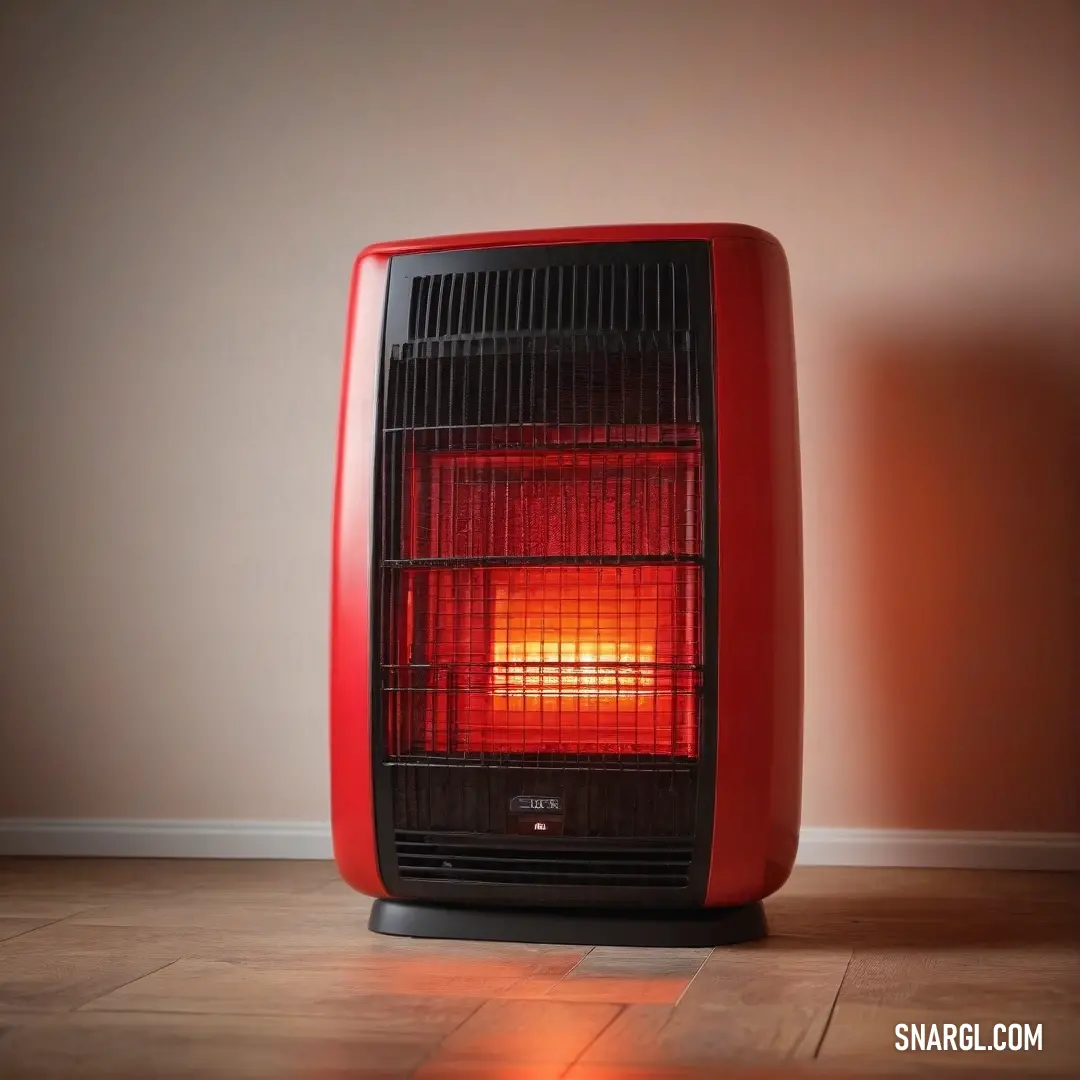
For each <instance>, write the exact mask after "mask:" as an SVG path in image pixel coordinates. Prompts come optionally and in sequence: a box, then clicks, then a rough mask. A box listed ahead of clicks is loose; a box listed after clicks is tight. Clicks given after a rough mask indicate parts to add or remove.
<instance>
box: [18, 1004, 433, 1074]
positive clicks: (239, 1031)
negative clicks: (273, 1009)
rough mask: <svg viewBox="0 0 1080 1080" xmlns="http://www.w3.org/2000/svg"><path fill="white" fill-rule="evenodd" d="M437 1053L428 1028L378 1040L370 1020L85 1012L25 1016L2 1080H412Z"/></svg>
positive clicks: (378, 1036) (379, 1034) (19, 1026)
mask: <svg viewBox="0 0 1080 1080" xmlns="http://www.w3.org/2000/svg"><path fill="white" fill-rule="evenodd" d="M4 1022H7V1019H6V1018H5V1021H4ZM431 1049H432V1039H431V1038H430V1037H429V1036H428V1035H426V1034H425V1030H424V1028H423V1027H422V1026H417V1028H416V1029H415V1030H414V1031H411V1032H409V1033H407V1034H401V1033H398V1034H387V1033H376V1032H373V1031H372V1030H371V1028H370V1027H369V1025H367V1024H366V1023H365V1022H364V1021H363V1020H362V1019H361V1020H358V1021H355V1022H354V1021H351V1020H349V1019H348V1018H342V1017H339V1016H334V1017H329V1018H328V1017H281V1016H275V1017H265V1016H213V1015H200V1016H183V1015H169V1014H154V1013H148V1014H140V1013H117V1014H111V1013H93V1014H87V1013H81V1012H79V1013H71V1014H66V1015H62V1016H51V1017H47V1018H43V1017H33V1016H27V1017H24V1018H22V1022H21V1023H20V1024H19V1025H18V1026H17V1027H13V1028H12V1029H11V1030H10V1031H9V1032H8V1033H7V1035H6V1036H4V1037H3V1038H0V1076H4V1077H12V1078H15V1077H18V1078H19V1080H38V1078H40V1080H46V1078H48V1080H55V1078H57V1077H64V1078H65V1080H67V1078H79V1077H85V1078H88V1080H89V1078H95V1080H96V1078H100V1077H105V1076H108V1077H109V1078H110V1080H148V1078H150V1077H152V1078H153V1080H181V1078H182V1080H206V1078H209V1077H213V1078H215V1080H217V1078H222V1077H228V1078H230V1080H233V1078H243V1080H310V1078H313V1077H331V1076H334V1077H350V1078H352V1077H356V1078H357V1080H405V1078H406V1077H409V1076H411V1075H412V1073H413V1071H414V1070H415V1069H416V1067H417V1066H418V1065H420V1064H421V1062H422V1061H423V1059H424V1058H425V1057H426V1056H427V1055H428V1054H429V1053H430V1051H431Z"/></svg>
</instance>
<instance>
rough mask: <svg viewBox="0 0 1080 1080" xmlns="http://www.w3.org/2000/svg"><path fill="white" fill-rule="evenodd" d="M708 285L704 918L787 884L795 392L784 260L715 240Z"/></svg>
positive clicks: (798, 537) (770, 247)
mask: <svg viewBox="0 0 1080 1080" xmlns="http://www.w3.org/2000/svg"><path fill="white" fill-rule="evenodd" d="M713 287H714V289H715V297H716V300H715V335H716V342H717V347H716V349H715V361H714V363H715V368H714V371H715V395H716V419H717V461H718V481H719V492H718V496H719V500H720V505H721V506H722V508H723V514H722V517H723V527H722V528H721V530H720V553H719V555H720V581H721V582H722V587H721V589H720V603H719V623H720V626H719V641H720V642H721V649H720V653H719V663H718V667H719V690H718V695H717V701H718V715H717V763H716V792H715V807H714V814H713V841H712V857H711V860H710V865H709V876H708V886H707V889H706V899H705V903H706V906H710V907H712V906H722V905H727V904H740V903H746V902H749V901H751V900H761V899H764V898H765V897H766V896H768V895H770V894H771V893H774V892H775V891H776V890H777V889H779V888H780V887H781V886H782V885H783V884H784V882H785V881H786V880H787V878H788V876H789V874H790V873H791V869H792V867H793V865H794V862H795V856H796V852H797V849H798V842H799V824H800V812H801V800H802V720H803V581H802V496H801V477H800V471H801V470H800V463H799V428H798V394H797V389H796V379H795V355H794V354H795V350H794V334H793V329H792V313H791V286H790V279H789V275H788V267H787V259H786V256H785V255H784V251H783V248H782V247H781V246H780V245H779V244H778V243H775V244H762V243H755V242H747V240H746V239H745V238H742V237H737V238H726V239H725V240H723V241H720V242H714V244H713Z"/></svg>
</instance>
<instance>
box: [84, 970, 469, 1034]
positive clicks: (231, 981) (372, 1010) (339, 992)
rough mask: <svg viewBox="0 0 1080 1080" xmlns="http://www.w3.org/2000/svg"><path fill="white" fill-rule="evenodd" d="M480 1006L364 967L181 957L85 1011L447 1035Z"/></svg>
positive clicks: (100, 999)
mask: <svg viewBox="0 0 1080 1080" xmlns="http://www.w3.org/2000/svg"><path fill="white" fill-rule="evenodd" d="M482 1003H483V1000H482V997H478V998H469V997H466V996H463V995H460V994H459V995H457V996H454V995H437V994H432V993H426V994H408V993H406V994H396V995H392V994H387V993H385V991H383V990H382V989H381V988H380V986H379V984H378V982H377V980H376V979H374V978H373V977H372V972H371V969H370V968H369V967H367V966H365V965H364V964H362V963H360V964H358V963H350V962H347V961H345V960H344V959H340V960H338V961H336V962H335V961H331V962H326V961H311V962H309V963H300V962H298V961H295V960H292V961H289V962H282V963H276V962H274V961H272V960H268V959H263V960H253V961H247V962H243V963H231V962H226V961H220V960H179V961H177V962H176V963H174V964H171V965H170V966H169V967H167V968H164V969H162V970H160V971H157V972H155V973H153V974H151V975H148V976H147V977H146V978H141V979H138V980H137V981H135V982H131V983H129V984H128V985H126V986H123V987H121V988H119V989H117V990H116V991H114V992H112V993H108V994H104V995H100V996H98V997H97V999H96V1000H94V1001H93V1002H91V1003H90V1004H88V1005H86V1006H85V1011H87V1012H99V1011H110V1012H132V1011H137V1012H171V1013H204V1014H227V1015H232V1016H244V1015H248V1016H253V1015H263V1016H276V1015H277V1016H323V1017H332V1016H339V1017H343V1018H346V1019H348V1020H350V1021H351V1022H353V1023H355V1024H358V1023H361V1022H362V1023H365V1024H366V1025H367V1026H368V1029H369V1030H370V1031H371V1032H372V1033H379V1034H407V1033H408V1032H410V1031H417V1030H420V1029H421V1028H423V1029H424V1030H427V1031H431V1032H433V1033H435V1034H441V1035H445V1034H447V1033H448V1032H450V1031H452V1030H453V1029H454V1028H456V1027H457V1026H458V1025H459V1024H460V1023H461V1022H462V1021H464V1020H465V1019H466V1018H468V1017H469V1016H470V1015H471V1014H472V1013H473V1012H475V1011H476V1009H477V1008H478V1007H479V1006H480V1005H481V1004H482Z"/></svg>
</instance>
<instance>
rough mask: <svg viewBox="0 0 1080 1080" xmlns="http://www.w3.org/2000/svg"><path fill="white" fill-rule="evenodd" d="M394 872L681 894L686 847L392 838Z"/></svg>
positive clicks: (463, 836) (413, 835) (457, 836)
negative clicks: (665, 889)
mask: <svg viewBox="0 0 1080 1080" xmlns="http://www.w3.org/2000/svg"><path fill="white" fill-rule="evenodd" d="M395 847H396V850H397V859H398V871H399V873H400V875H401V877H402V878H403V879H406V880H410V881H456V882H469V883H471V884H491V885H583V886H591V887H594V888H595V887H597V886H601V887H603V886H613V887H619V886H621V887H624V888H625V887H628V886H637V887H648V888H671V889H685V888H686V887H687V882H688V877H689V873H690V860H691V855H692V850H691V848H690V847H689V846H686V845H677V844H671V843H662V842H661V843H646V842H641V841H636V842H627V843H619V842H617V841H616V842H604V843H601V844H596V843H594V842H588V841H585V842H582V841H578V842H574V841H558V840H554V839H547V838H545V839H543V840H538V841H536V842H530V841H529V839H528V838H524V837H522V838H515V839H512V840H511V839H509V838H506V837H493V838H491V839H487V838H485V837H479V836H475V835H471V834H468V833H442V834H436V833H422V832H407V831H403V830H399V831H398V832H396V833H395Z"/></svg>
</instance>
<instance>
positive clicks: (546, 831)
mask: <svg viewBox="0 0 1080 1080" xmlns="http://www.w3.org/2000/svg"><path fill="white" fill-rule="evenodd" d="M510 814H511V819H512V820H513V821H514V822H515V823H516V825H517V832H518V833H521V834H524V835H527V836H528V835H531V836H562V833H563V803H562V798H561V797H560V796H558V795H515V796H514V797H513V798H512V799H511V800H510Z"/></svg>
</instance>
